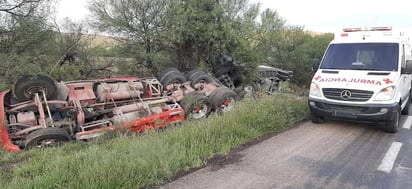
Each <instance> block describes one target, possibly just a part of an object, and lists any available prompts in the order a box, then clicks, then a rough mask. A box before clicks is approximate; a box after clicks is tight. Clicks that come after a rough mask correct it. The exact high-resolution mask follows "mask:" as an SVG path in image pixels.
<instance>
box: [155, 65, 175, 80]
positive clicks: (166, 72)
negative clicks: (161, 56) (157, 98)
mask: <svg viewBox="0 0 412 189" xmlns="http://www.w3.org/2000/svg"><path fill="white" fill-rule="evenodd" d="M174 72H180V71H179V70H178V69H177V68H173V67H172V68H166V69H164V70H163V71H161V72H160V73H159V75H158V76H157V79H158V80H159V81H161V80H163V79H164V77H166V76H167V75H169V74H172V73H174Z"/></svg>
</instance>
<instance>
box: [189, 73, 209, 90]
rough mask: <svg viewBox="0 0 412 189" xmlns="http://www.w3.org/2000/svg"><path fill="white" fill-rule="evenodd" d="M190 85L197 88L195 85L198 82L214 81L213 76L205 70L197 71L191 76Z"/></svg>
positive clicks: (207, 82)
mask: <svg viewBox="0 0 412 189" xmlns="http://www.w3.org/2000/svg"><path fill="white" fill-rule="evenodd" d="M189 81H190V86H192V87H193V88H195V85H196V84H198V83H202V84H209V83H212V82H213V78H212V77H210V76H209V75H207V73H206V72H204V71H198V72H195V73H194V74H193V75H192V77H190V80H189Z"/></svg>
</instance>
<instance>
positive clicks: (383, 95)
mask: <svg viewBox="0 0 412 189" xmlns="http://www.w3.org/2000/svg"><path fill="white" fill-rule="evenodd" d="M394 96H395V87H394V86H390V87H386V88H383V89H382V90H381V91H379V93H378V94H377V95H376V97H375V101H386V100H391V99H392V98H393V97H394Z"/></svg>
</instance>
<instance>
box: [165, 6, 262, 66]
mask: <svg viewBox="0 0 412 189" xmlns="http://www.w3.org/2000/svg"><path fill="white" fill-rule="evenodd" d="M258 10H259V5H249V4H248V1H247V0H218V1H216V0H175V1H173V3H172V6H171V9H170V11H169V14H168V15H169V16H168V18H169V19H168V21H167V23H168V28H170V31H172V32H171V35H168V41H170V43H171V44H172V49H171V50H170V53H169V54H171V56H172V57H174V60H176V61H174V62H173V63H174V64H175V65H178V67H179V68H180V69H182V70H185V71H187V70H191V69H194V68H198V67H202V66H205V67H208V68H210V67H212V66H213V64H214V63H215V61H216V60H217V59H219V58H220V57H222V56H223V55H224V54H231V55H232V56H236V57H238V58H240V59H242V60H244V61H249V60H250V59H252V58H251V57H253V56H251V54H252V53H251V52H252V51H251V48H250V39H251V37H250V36H251V34H252V33H253V30H254V29H253V28H254V26H255V24H254V22H253V20H254V19H255V18H256V17H257V15H258ZM237 52H239V53H237ZM173 55H174V56H173ZM242 56H243V58H241V57H242ZM246 57H247V58H246Z"/></svg>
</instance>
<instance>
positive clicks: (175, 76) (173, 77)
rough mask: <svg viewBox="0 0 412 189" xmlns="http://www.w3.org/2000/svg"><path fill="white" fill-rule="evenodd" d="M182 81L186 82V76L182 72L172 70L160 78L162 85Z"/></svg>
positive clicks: (180, 82)
mask: <svg viewBox="0 0 412 189" xmlns="http://www.w3.org/2000/svg"><path fill="white" fill-rule="evenodd" d="M184 82H186V78H185V76H184V75H183V74H182V72H173V73H171V74H168V75H166V76H165V77H163V79H162V80H160V83H161V84H162V85H163V87H166V86H168V85H170V84H182V83H184Z"/></svg>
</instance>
